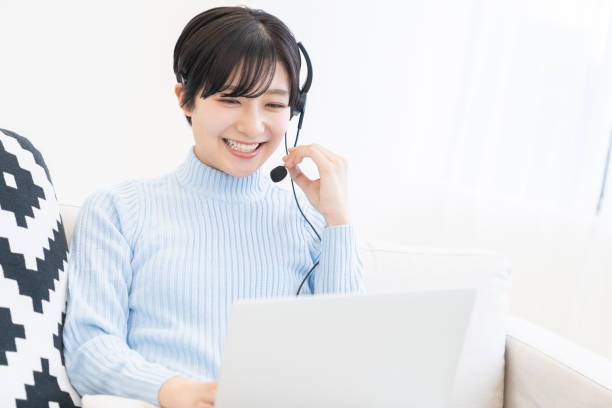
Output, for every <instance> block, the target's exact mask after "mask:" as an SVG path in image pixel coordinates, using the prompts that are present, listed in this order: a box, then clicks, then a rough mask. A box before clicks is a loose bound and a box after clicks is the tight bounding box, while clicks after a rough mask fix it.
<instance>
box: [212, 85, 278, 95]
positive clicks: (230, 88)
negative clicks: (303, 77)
mask: <svg viewBox="0 0 612 408" xmlns="http://www.w3.org/2000/svg"><path fill="white" fill-rule="evenodd" d="M234 89H236V87H235V86H234V85H231V86H228V87H227V90H229V91H233V90H234ZM265 94H266V95H281V96H285V95H289V91H287V90H286V89H278V88H276V89H268V90H267V91H266V92H265ZM224 95H225V94H224Z"/></svg>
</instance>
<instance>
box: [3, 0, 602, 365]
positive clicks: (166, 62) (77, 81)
mask: <svg viewBox="0 0 612 408" xmlns="http://www.w3.org/2000/svg"><path fill="white" fill-rule="evenodd" d="M227 4H230V5H231V4H236V5H237V4H246V5H249V6H251V7H256V8H263V9H265V10H267V11H269V12H271V13H273V14H275V15H277V16H278V17H280V18H281V19H282V20H284V21H285V22H286V23H287V24H288V25H289V27H291V29H292V31H293V32H294V34H295V35H296V37H297V38H298V40H300V41H302V42H303V43H304V44H305V46H306V47H307V49H308V51H309V54H310V56H311V58H312V60H313V63H314V72H315V77H314V83H313V88H312V90H311V92H310V94H309V98H308V108H307V114H306V118H305V123H304V127H303V129H302V134H301V135H300V142H301V143H302V144H307V143H320V144H323V145H325V146H327V147H328V148H330V149H331V150H333V151H334V152H336V153H338V154H341V155H343V156H344V157H346V158H347V159H349V172H350V183H351V184H350V192H351V200H352V209H353V217H354V219H355V221H356V224H357V225H358V227H359V229H360V235H361V236H362V237H364V238H365V239H376V238H378V239H385V240H390V241H400V242H404V243H406V244H416V245H431V246H447V247H483V248H489V249H494V250H497V251H499V252H502V253H504V254H505V255H507V256H508V257H509V258H510V260H511V262H512V263H513V266H514V289H513V291H514V292H513V300H512V305H511V309H512V312H513V313H514V314H517V315H519V316H522V317H524V318H527V319H529V320H532V321H534V322H536V323H538V324H541V325H543V326H545V327H548V328H550V329H553V330H554V331H556V332H558V333H561V334H563V335H565V336H566V337H568V338H570V339H571V340H574V341H576V342H578V343H580V344H582V345H584V346H586V347H588V348H591V349H593V350H596V351H598V352H600V353H602V354H605V355H607V356H609V357H611V358H612V326H611V325H609V324H608V323H609V322H610V321H611V320H612V301H611V300H609V299H608V296H607V294H608V293H610V291H612V277H611V275H612V274H611V273H610V272H611V271H612V259H610V255H609V254H610V250H609V249H610V243H611V242H612V239H611V238H612V236H611V235H612V233H611V231H612V227H611V222H610V216H609V214H610V211H612V205H611V203H610V201H611V200H612V199H611V198H610V197H608V199H607V201H606V202H605V203H604V204H605V206H604V209H603V211H602V213H601V214H600V216H598V217H595V216H594V215H593V210H594V207H595V204H596V200H597V196H598V194H599V188H600V183H601V175H602V172H603V165H604V159H605V150H606V148H607V142H608V134H609V131H610V127H611V125H612V120H611V119H612V118H611V116H612V115H611V114H610V113H611V112H612V111H611V109H610V108H611V107H612V105H611V104H610V98H609V95H610V92H609V91H610V78H609V74H608V72H609V71H610V67H611V64H610V62H611V60H610V58H611V54H612V52H611V48H612V46H611V45H610V37H611V36H610V30H609V29H610V17H611V14H610V12H611V5H610V3H609V2H606V1H604V0H602V1H598V0H589V1H579V0H566V1H552V0H538V1H527V0H516V1H509V0H508V1H484V0H461V1H456V0H436V1H419V2H417V1H410V2H391V1H385V2H378V1H377V2H367V3H365V2H363V3H360V2H355V1H333V2H332V1H328V2H322V1H319V2H300V3H297V2H293V1H291V2H288V1H278V0H268V1H242V2H232V1H230V2H223V3H222V2H216V1H182V2H149V1H130V2H124V1H116V0H115V1H107V2H78V1H59V2H45V1H37V2H33V3H32V2H20V1H17V0H9V1H7V0H3V1H2V2H1V3H0V38H2V40H0V41H1V42H0V49H1V52H2V54H1V55H2V64H0V73H1V75H0V90H1V92H2V93H1V96H0V127H3V128H8V129H12V130H14V131H16V132H17V133H20V134H22V135H23V136H26V137H28V138H30V140H32V141H33V142H34V144H35V145H36V146H37V147H38V148H39V150H41V151H42V152H43V153H44V155H45V158H46V161H47V165H48V166H49V168H50V171H51V173H52V177H53V181H54V184H55V187H56V191H57V195H58V198H59V199H60V201H62V202H64V203H68V204H75V205H78V204H80V203H81V202H82V201H83V200H84V199H85V197H87V195H88V194H90V193H91V192H93V191H94V190H96V189H99V188H102V187H105V186H110V185H113V184H115V183H118V182H120V181H123V180H125V179H127V178H138V177H155V176H157V175H161V174H163V173H166V172H168V171H171V170H173V169H174V168H175V167H176V166H177V165H178V164H179V163H180V162H181V161H182V160H183V159H184V156H185V154H186V152H187V148H188V147H189V146H190V145H191V144H192V142H193V139H192V134H191V130H190V128H189V126H188V125H187V123H186V121H185V119H184V117H183V115H182V113H181V111H180V110H179V108H178V106H177V103H176V99H175V96H174V93H173V85H174V77H173V72H172V51H173V48H174V43H175V41H176V39H177V38H178V36H179V34H180V32H181V30H182V28H183V27H184V25H185V24H186V23H187V21H188V20H189V19H190V18H191V17H193V16H194V15H195V14H197V13H199V12H200V11H203V10H204V9H207V8H209V7H213V6H217V5H227ZM292 138H293V135H292V136H291V139H290V140H292ZM281 150H282V149H279V150H278V151H277V153H276V155H275V156H273V157H272V158H271V160H270V161H269V162H268V163H266V169H268V170H269V169H271V168H272V167H275V166H276V165H277V164H280V163H281V161H280V157H281V156H282V155H283V152H282V151H281ZM304 167H305V171H306V172H307V173H309V174H310V175H313V176H316V170H315V169H314V166H313V165H312V163H306V165H305V166H304ZM287 183H288V180H285V182H283V183H282V184H284V186H285V187H286V188H290V185H289V184H287Z"/></svg>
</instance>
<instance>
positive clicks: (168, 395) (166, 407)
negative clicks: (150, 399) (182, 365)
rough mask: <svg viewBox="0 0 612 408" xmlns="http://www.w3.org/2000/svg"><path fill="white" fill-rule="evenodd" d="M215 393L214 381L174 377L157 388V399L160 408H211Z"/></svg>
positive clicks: (215, 384) (215, 385)
mask: <svg viewBox="0 0 612 408" xmlns="http://www.w3.org/2000/svg"><path fill="white" fill-rule="evenodd" d="M216 393H217V382H216V381H207V382H205V381H197V380H194V379H193V378H188V377H182V376H176V377H172V378H170V379H169V380H168V381H166V382H165V383H163V384H162V386H161V387H159V392H158V395H157V399H158V402H159V405H160V406H161V407H162V408H212V407H213V406H214V405H215V395H216Z"/></svg>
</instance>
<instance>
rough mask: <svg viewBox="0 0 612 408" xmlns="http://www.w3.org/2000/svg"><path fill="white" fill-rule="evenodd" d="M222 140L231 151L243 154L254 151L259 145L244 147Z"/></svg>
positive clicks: (240, 144) (231, 141) (243, 145)
mask: <svg viewBox="0 0 612 408" xmlns="http://www.w3.org/2000/svg"><path fill="white" fill-rule="evenodd" d="M223 140H224V141H225V143H226V144H227V145H229V146H230V147H231V148H232V149H234V150H238V151H239V152H243V153H249V152H252V151H254V150H255V149H257V148H258V147H259V143H258V144H254V145H245V144H242V143H237V142H234V141H233V140H229V139H223Z"/></svg>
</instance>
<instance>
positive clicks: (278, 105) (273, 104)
mask: <svg viewBox="0 0 612 408" xmlns="http://www.w3.org/2000/svg"><path fill="white" fill-rule="evenodd" d="M268 106H270V107H272V108H276V109H282V108H285V107H286V106H285V105H281V104H278V103H269V104H268Z"/></svg>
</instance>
